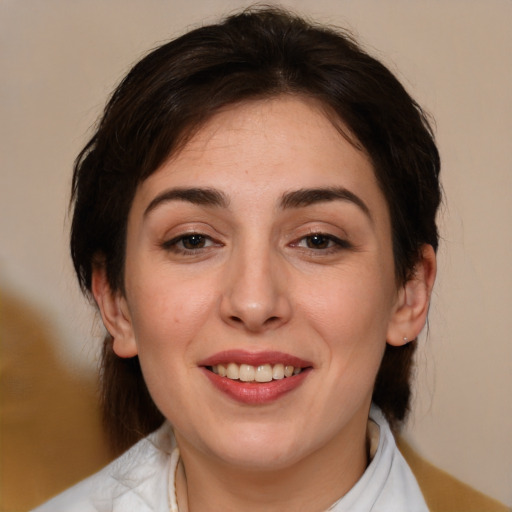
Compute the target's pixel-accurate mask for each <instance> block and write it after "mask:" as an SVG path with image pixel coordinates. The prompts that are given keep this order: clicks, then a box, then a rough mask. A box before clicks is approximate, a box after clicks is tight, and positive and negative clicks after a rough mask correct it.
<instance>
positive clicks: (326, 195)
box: [280, 187, 373, 221]
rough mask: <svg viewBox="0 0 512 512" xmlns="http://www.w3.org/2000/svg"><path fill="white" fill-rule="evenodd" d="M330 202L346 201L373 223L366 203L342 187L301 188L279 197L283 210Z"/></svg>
mask: <svg viewBox="0 0 512 512" xmlns="http://www.w3.org/2000/svg"><path fill="white" fill-rule="evenodd" d="M330 201H348V202H350V203H353V204H355V205H356V206H357V207H358V208H359V209H360V210H362V211H363V213H364V214H365V215H366V216H367V217H368V218H369V219H370V220H372V221H373V218H372V215H371V212H370V209H369V208H368V206H367V205H366V203H365V202H364V201H363V200H362V199H361V198H360V197H359V196H357V195H356V194H354V193H353V192H351V191H350V190H348V189H346V188H344V187H326V188H303V189H300V190H293V191H291V192H286V193H284V194H283V196H282V197H281V202H280V207H281V208H283V209H287V208H302V207H305V206H311V205H313V204H317V203H325V202H330Z"/></svg>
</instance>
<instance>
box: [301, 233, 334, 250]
mask: <svg viewBox="0 0 512 512" xmlns="http://www.w3.org/2000/svg"><path fill="white" fill-rule="evenodd" d="M305 240H306V246H307V247H308V248H309V249H327V248H328V247H330V245H331V243H332V242H333V241H332V239H331V238H329V237H328V236H325V235H321V234H315V235H310V236H307V237H306V238H305Z"/></svg>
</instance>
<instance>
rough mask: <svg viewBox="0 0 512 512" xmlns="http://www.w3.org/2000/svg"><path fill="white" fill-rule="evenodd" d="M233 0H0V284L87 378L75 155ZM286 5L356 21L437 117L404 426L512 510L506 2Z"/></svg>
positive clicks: (511, 75) (307, 1) (510, 122)
mask: <svg viewBox="0 0 512 512" xmlns="http://www.w3.org/2000/svg"><path fill="white" fill-rule="evenodd" d="M244 5H249V2H242V1H235V0H233V1H222V0H187V1H184V0H168V1H164V0H144V1H143V0H108V1H104V0H87V1H85V0H79V1H72V2H71V1H68V0H35V1H30V2H28V1H25V2H23V1H17V0H2V1H0V76H1V79H0V162H1V166H0V212H1V213H0V287H1V288H2V289H3V290H4V292H7V291H8V292H9V294H12V295H14V296H16V297H17V300H21V301H22V302H24V303H26V304H27V306H30V308H31V309H35V310H36V311H37V312H38V314H39V315H40V316H42V317H43V318H45V322H47V324H48V325H49V326H51V328H50V331H51V336H50V338H51V340H52V343H53V347H54V348H53V349H54V351H55V353H56V355H57V358H58V359H59V361H60V362H61V364H63V365H65V367H66V368H67V370H68V371H69V372H70V373H72V374H75V375H83V377H84V380H88V379H90V376H91V373H92V372H93V371H94V368H95V360H96V354H97V347H98V343H99V337H100V334H101V328H100V326H99V325H98V321H97V320H94V316H93V314H92V312H91V310H90V308H89V306H88V305H87V304H86V302H85V301H84V300H83V299H82V298H81V297H80V295H79V293H78V291H77V286H76V284H75V282H74V277H73V275H72V271H71V264H70V261H69V257H68V249H67V218H66V215H67V201H68V197H69V191H68V189H69V185H70V177H71V166H72V162H73V159H74V157H75V156H76V154H77V152H78V151H79V149H80V148H81V146H82V145H83V144H84V142H85V140H86V137H87V135H88V134H89V133H90V131H89V129H90V127H91V126H92V125H93V123H94V121H95V120H96V119H97V116H98V114H99V112H100V110H101V109H102V107H103V105H104V103H105V100H106V98H107V96H108V94H109V92H110V91H111V90H112V88H113V86H114V85H115V84H116V83H117V81H118V80H119V79H120V78H121V76H122V75H123V74H124V73H125V72H126V71H127V70H128V68H129V66H130V64H132V63H133V62H134V61H136V60H137V59H138V58H139V57H140V56H142V55H143V54H144V53H145V52H146V51H147V50H149V49H150V48H152V47H154V46H156V45H157V44H158V43H160V42H163V41H165V40H167V39H169V38H170V37H172V36H175V35H178V34H179V33H181V32H183V31H184V30H185V29H187V28H189V27H191V26H193V25H195V24H198V23H200V22H201V21H203V20H205V19H206V20H213V19H215V18H216V17H217V16H218V15H222V14H225V13H228V12H229V11H231V10H233V9H235V8H236V7H240V6H244ZM283 5H286V6H290V7H292V8H294V9H296V10H297V11H299V12H301V13H306V14H309V15H312V16H313V17H314V18H317V19H319V20H320V21H324V22H327V23H332V24H336V25H341V26H345V27H348V28H349V29H352V30H353V31H354V32H355V33H356V35H357V36H358V37H359V39H360V41H362V42H364V43H365V45H366V46H367V47H368V48H369V49H370V51H371V52H372V53H373V54H375V55H376V56H378V57H380V58H381V59H383V60H384V61H385V62H386V63H387V64H388V65H390V66H391V68H392V69H393V70H395V71H396V72H397V74H398V76H399V77H400V78H401V79H402V81H403V82H404V84H405V85H406V87H407V88H408V89H409V90H410V91H411V93H412V95H413V96H415V97H416V98H417V99H418V100H419V102H420V103H421V104H422V105H423V106H425V107H426V109H427V110H428V111H430V112H431V113H432V115H433V116H434V118H435V120H436V125H437V128H436V132H437V138H438V142H439V146H440V149H441V155H442V160H443V170H442V173H443V178H442V179H443V184H444V189H445V193H446V204H445V206H444V209H443V212H442V215H441V219H440V221H441V226H442V238H443V240H442V247H441V251H440V269H439V278H438V283H437V285H436V290H435V294H434V300H433V305H432V308H431V315H430V329H429V333H428V336H427V335H426V334H425V333H424V334H423V336H422V338H421V343H422V349H421V353H420V357H419V359H418V367H419V370H418V373H419V375H418V383H419V384H418V391H417V399H416V403H415V407H416V410H415V413H414V415H413V417H412V418H411V421H410V424H409V427H408V430H407V434H406V435H407V439H408V440H409V441H410V442H411V444H412V445H413V446H414V447H415V448H416V449H418V451H419V452H420V454H422V455H423V456H424V457H426V458H427V459H429V460H430V461H432V462H433V463H435V464H436V465H438V466H440V467H442V468H444V469H445V470H447V471H448V472H450V473H452V474H454V475H455V476H457V477H458V478H459V479H461V480H463V481H465V482H467V483H469V484H471V485H472V486H474V487H476V488H477V489H479V490H481V491H483V492H485V493H486V494H489V495H491V496H493V497H494V498H496V499H499V500H500V501H502V502H503V503H505V504H507V505H509V506H512V443H511V439H512V399H511V398H510V396H511V394H512V342H511V334H510V330H511V325H512V263H511V260H512V227H511V225H512V200H511V196H512V143H511V139H512V92H511V91H512V60H511V56H512V30H511V23H512V2H511V1H510V0H486V1H484V0H480V1H477V0H416V1H407V0H381V1H376V0H374V1H371V0H347V1H343V0H303V1H299V0H296V1H291V0H290V1H288V2H283ZM4 312H5V309H4ZM72 428H79V427H77V426H76V425H74V424H73V426H72ZM71 459H72V458H71Z"/></svg>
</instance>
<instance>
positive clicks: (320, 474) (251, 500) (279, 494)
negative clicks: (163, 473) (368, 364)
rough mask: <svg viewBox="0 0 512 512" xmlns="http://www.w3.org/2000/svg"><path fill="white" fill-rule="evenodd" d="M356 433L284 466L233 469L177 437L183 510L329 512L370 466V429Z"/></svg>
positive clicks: (183, 511)
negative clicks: (368, 432)
mask: <svg viewBox="0 0 512 512" xmlns="http://www.w3.org/2000/svg"><path fill="white" fill-rule="evenodd" d="M345 434H346V433H345ZM351 434H354V433H351ZM357 434H358V435H350V436H346V435H345V436H338V438H335V439H333V440H331V442H329V443H328V444H326V445H324V446H323V447H322V448H320V449H318V450H317V451H315V452H313V453H311V454H309V455H308V456H307V457H305V458H303V459H301V460H299V461H297V462H295V463H293V464H290V465H289V466H287V467H285V468H280V469H268V470H254V469H248V468H244V467H238V466H236V467H233V466H232V465H229V464H227V463H225V462H223V461H219V460H218V459H217V458H215V457H213V456H209V455H206V454H204V453H203V452H199V451H197V450H195V449H194V448H193V447H192V446H191V445H189V444H188V443H187V442H186V440H184V439H182V438H180V437H179V436H178V435H177V438H178V444H179V446H180V451H181V456H182V463H181V464H180V467H179V468H178V472H177V475H176V492H177V496H178V504H179V507H180V512H199V511H200V512H210V511H218V510H224V511H238V510H244V511H246V512H263V511H265V512H277V511H280V512H281V511H282V510H287V509H288V510H308V511H312V512H313V511H319V512H320V511H323V510H326V509H327V508H329V506H330V505H332V503H334V502H335V501H337V500H338V499H339V498H341V497H342V496H343V495H344V494H346V493H347V492H348V491H349V490H350V489H351V488H352V487H353V486H354V484H355V483H356V482H357V480H358V479H359V478H360V477H361V475H362V474H363V472H364V470H365V468H366V466H367V464H368V460H367V453H366V433H365V429H364V428H362V429H361V428H360V429H358V432H357Z"/></svg>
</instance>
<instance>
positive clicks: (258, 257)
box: [220, 247, 292, 333]
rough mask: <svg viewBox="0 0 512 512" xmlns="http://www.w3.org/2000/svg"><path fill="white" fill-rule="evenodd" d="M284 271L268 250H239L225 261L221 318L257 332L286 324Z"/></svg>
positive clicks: (287, 303)
mask: <svg viewBox="0 0 512 512" xmlns="http://www.w3.org/2000/svg"><path fill="white" fill-rule="evenodd" d="M286 281H287V279H286V273H285V272H284V269H283V268H282V264H281V262H280V261H279V256H277V255H274V254H272V251H271V250H268V249H264V248H261V247H260V248H259V249H258V250H256V251H255V250H245V251H243V250H240V251H238V254H237V255H235V256H234V257H233V258H232V259H231V261H230V262H229V263H228V265H227V268H226V273H225V280H224V284H223V293H222V299H221V305H220V309H221V316H222V318H223V320H224V321H225V322H226V323H228V324H230V325H232V326H235V327H239V328H243V329H245V330H247V331H250V332H253V333H256V332H263V331H267V330H269V329H275V328H278V327H279V326H281V325H283V324H285V323H287V322H288V321H289V319H290V317H291V314H292V305H291V301H290V297H289V294H288V289H287V286H286Z"/></svg>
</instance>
